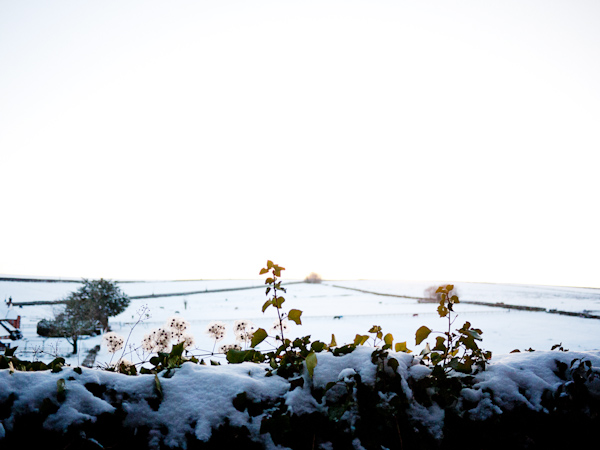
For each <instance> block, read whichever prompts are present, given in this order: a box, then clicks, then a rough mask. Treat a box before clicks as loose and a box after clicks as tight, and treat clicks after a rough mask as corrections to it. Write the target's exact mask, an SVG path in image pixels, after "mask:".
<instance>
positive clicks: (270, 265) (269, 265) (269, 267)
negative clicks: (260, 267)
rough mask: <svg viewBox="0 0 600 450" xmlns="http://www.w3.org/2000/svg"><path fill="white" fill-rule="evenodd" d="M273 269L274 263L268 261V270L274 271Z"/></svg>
mask: <svg viewBox="0 0 600 450" xmlns="http://www.w3.org/2000/svg"><path fill="white" fill-rule="evenodd" d="M272 268H273V261H271V260H267V269H272Z"/></svg>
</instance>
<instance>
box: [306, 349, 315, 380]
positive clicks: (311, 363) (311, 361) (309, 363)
mask: <svg viewBox="0 0 600 450" xmlns="http://www.w3.org/2000/svg"><path fill="white" fill-rule="evenodd" d="M315 367H317V354H316V353H315V352H310V353H309V354H308V356H307V357H306V369H307V370H308V374H309V375H310V377H311V378H312V377H313V373H314V371H315Z"/></svg>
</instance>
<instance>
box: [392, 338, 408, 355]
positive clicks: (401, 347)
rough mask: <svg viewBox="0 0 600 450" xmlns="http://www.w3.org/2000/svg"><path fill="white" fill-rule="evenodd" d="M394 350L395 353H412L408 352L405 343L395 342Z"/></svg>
mask: <svg viewBox="0 0 600 450" xmlns="http://www.w3.org/2000/svg"><path fill="white" fill-rule="evenodd" d="M394 349H395V350H396V351H397V352H404V353H412V350H409V349H408V347H407V346H406V341H404V342H397V343H396V345H395V348H394Z"/></svg>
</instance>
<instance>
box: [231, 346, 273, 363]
mask: <svg viewBox="0 0 600 450" xmlns="http://www.w3.org/2000/svg"><path fill="white" fill-rule="evenodd" d="M264 360H265V357H264V355H263V354H262V353H261V352H259V351H257V350H236V349H231V350H229V351H228V352H227V362H229V363H230V364H239V363H242V362H244V361H250V362H255V363H259V362H263V361H264Z"/></svg>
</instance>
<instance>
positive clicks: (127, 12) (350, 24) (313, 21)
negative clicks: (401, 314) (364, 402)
mask: <svg viewBox="0 0 600 450" xmlns="http://www.w3.org/2000/svg"><path fill="white" fill-rule="evenodd" d="M599 23H600V2H598V1H595V0H590V1H579V0H569V1H567V0H565V1H552V0H543V1H528V0H518V1H510V0H502V1H485V2H484V1H453V2H448V1H441V0H440V1H431V0H429V1H419V2H417V1H408V0H406V1H403V0H397V1H385V0H343V1H342V0H340V1H334V0H318V1H316V0H315V1H312V0H303V1H291V0H277V1H264V0H260V1H246V0H244V1H242V0H240V1H233V0H219V1H205V0H193V1H186V0H178V1H173V2H165V1H154V0H143V1H142V0H139V1H131V0H118V1H117V0H114V1H113V0H110V1H81V0H76V1H66V0H61V1H52V0H37V1H35V0H28V1H8V0H0V157H1V159H0V183H2V186H1V189H0V214H1V216H0V239H1V241H0V242H1V245H0V274H11V275H36V276H46V275H47V276H64V277H92V278H94V277H105V278H113V279H119V278H129V279H132V278H135V279H140V278H141V279H181V278H252V277H256V276H258V272H259V270H260V268H261V267H262V266H263V265H264V264H265V262H266V260H267V259H272V260H274V261H275V262H276V263H278V264H280V265H283V266H285V267H286V268H287V272H284V274H285V275H286V276H287V277H290V278H294V277H296V278H302V277H304V276H305V275H307V274H308V273H309V272H311V271H316V272H319V273H321V274H322V276H323V277H324V278H329V279H333V278H349V279H352V278H380V279H386V278H387V279H404V280H411V279H416V280H446V281H489V282H516V283H541V284H556V285H577V286H595V287H600V270H599V269H600V264H599V262H598V261H599V259H598V255H599V254H600V238H599V234H600V227H599V220H598V207H599V203H598V199H599V195H598V194H599V193H600V189H599V186H600V184H599V182H598V180H599V175H598V173H599V168H600V167H599V165H598V154H599V153H600V145H599V144H600V132H599V131H600V125H599V124H600V83H599V81H598V80H600V26H598V24H599Z"/></svg>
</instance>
